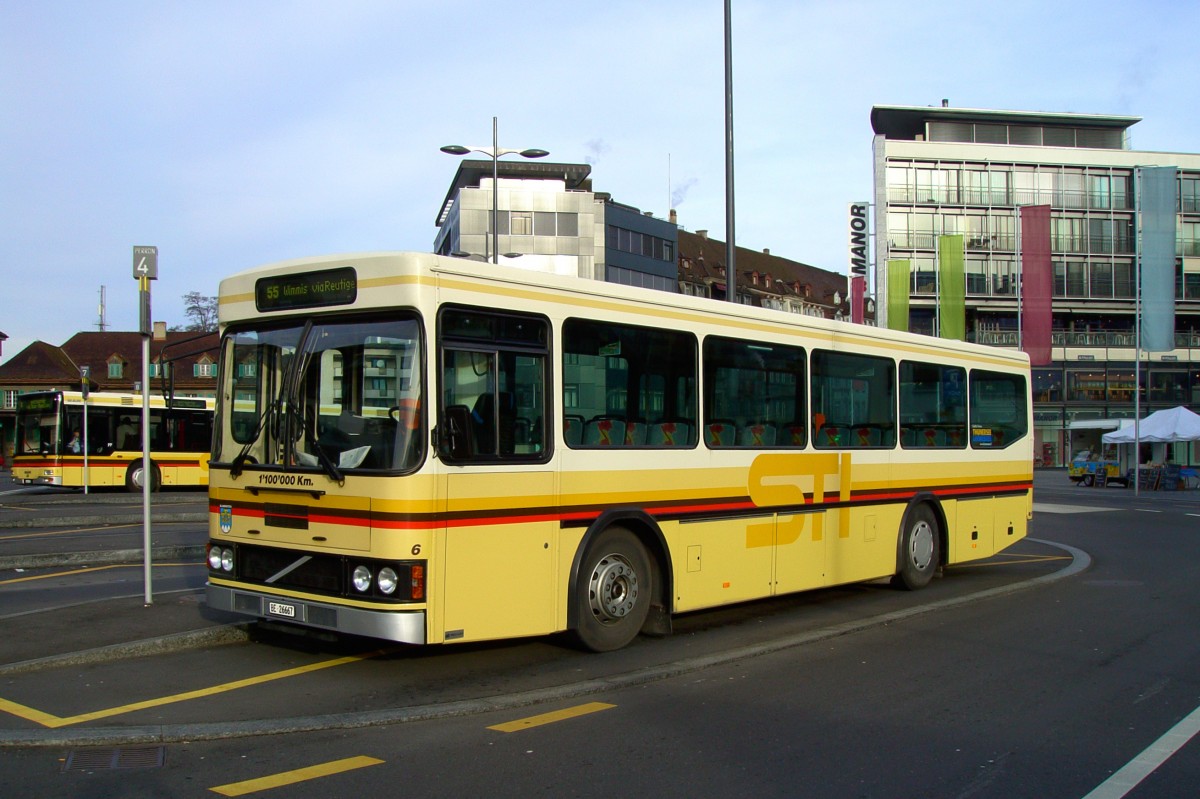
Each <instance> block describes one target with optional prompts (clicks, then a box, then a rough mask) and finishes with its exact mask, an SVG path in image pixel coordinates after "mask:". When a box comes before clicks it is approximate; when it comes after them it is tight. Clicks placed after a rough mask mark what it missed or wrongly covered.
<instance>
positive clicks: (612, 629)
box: [574, 527, 653, 652]
mask: <svg viewBox="0 0 1200 799" xmlns="http://www.w3.org/2000/svg"><path fill="white" fill-rule="evenodd" d="M651 589H652V586H651V572H650V558H649V556H648V555H647V554H646V548H645V547H644V546H642V542H641V541H639V540H638V538H637V536H635V535H634V534H633V533H631V532H629V531H628V530H626V529H624V528H621V527H612V528H609V529H607V530H605V531H604V532H602V533H600V535H598V536H597V537H596V538H595V540H593V541H592V543H591V544H589V545H588V548H587V551H586V552H584V556H583V560H582V562H581V563H580V569H579V577H578V582H577V584H576V586H575V598H574V601H575V603H576V613H577V618H578V624H577V625H576V627H575V630H574V633H575V638H576V639H577V640H578V642H579V643H580V644H581V645H582V646H583V647H585V648H587V649H590V650H592V651H593V652H611V651H612V650H614V649H620V648H621V647H623V646H625V645H626V644H628V643H629V642H630V641H632V640H633V639H634V638H635V637H637V634H638V632H640V631H641V629H642V625H643V624H644V623H645V621H646V614H647V612H649V610H650V598H651V597H652V596H653V591H652V590H651Z"/></svg>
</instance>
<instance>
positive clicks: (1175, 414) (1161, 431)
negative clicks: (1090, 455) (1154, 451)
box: [1101, 405, 1200, 444]
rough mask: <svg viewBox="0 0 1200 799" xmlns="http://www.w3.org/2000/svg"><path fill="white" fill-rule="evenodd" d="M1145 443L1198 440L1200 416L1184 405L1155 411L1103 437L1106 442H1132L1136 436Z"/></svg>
mask: <svg viewBox="0 0 1200 799" xmlns="http://www.w3.org/2000/svg"><path fill="white" fill-rule="evenodd" d="M1135 435H1137V438H1138V439H1139V440H1140V441H1141V442H1142V443H1143V444H1153V443H1163V442H1170V441H1196V440H1197V439H1200V416H1197V415H1196V414H1194V413H1192V412H1191V411H1189V410H1188V409H1187V408H1185V407H1183V406H1182V405H1181V406H1179V407H1178V408H1170V409H1168V410H1165V411H1155V412H1154V413H1152V414H1150V415H1149V416H1147V417H1146V418H1145V419H1142V420H1141V421H1140V422H1138V424H1137V426H1136V427H1135V426H1134V425H1129V426H1128V427H1123V428H1121V429H1120V430H1114V431H1113V432H1111V433H1105V434H1104V435H1103V436H1102V437H1101V439H1102V440H1103V441H1104V443H1105V444H1132V443H1133V442H1134V436H1135Z"/></svg>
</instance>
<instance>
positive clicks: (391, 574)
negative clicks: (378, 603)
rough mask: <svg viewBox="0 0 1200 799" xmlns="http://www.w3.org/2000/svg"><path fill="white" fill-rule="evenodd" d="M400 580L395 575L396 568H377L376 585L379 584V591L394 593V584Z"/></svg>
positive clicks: (388, 593) (389, 594)
mask: <svg viewBox="0 0 1200 799" xmlns="http://www.w3.org/2000/svg"><path fill="white" fill-rule="evenodd" d="M399 582H400V580H399V578H398V577H397V576H396V570H395V569H393V568H392V567H391V566H384V567H383V568H382V569H380V570H379V578H378V580H377V582H376V585H377V586H379V591H380V593H383V594H387V595H388V596H391V595H392V594H394V593H396V585H397V584H398V583H399Z"/></svg>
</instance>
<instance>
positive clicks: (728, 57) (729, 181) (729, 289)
mask: <svg viewBox="0 0 1200 799" xmlns="http://www.w3.org/2000/svg"><path fill="white" fill-rule="evenodd" d="M730 2H731V0H725V239H726V241H725V263H726V270H725V271H726V275H725V298H726V299H728V300H729V301H730V302H737V253H736V246H737V245H736V238H737V237H736V236H735V235H734V229H733V217H734V213H733V30H732V26H731V18H732V15H731V13H730Z"/></svg>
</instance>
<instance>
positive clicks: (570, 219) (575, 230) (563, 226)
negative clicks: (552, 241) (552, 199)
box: [555, 211, 579, 236]
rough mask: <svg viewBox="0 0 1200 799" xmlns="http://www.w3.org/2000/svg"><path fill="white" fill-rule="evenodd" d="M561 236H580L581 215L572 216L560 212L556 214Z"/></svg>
mask: <svg viewBox="0 0 1200 799" xmlns="http://www.w3.org/2000/svg"><path fill="white" fill-rule="evenodd" d="M555 217H556V220H557V225H558V234H557V235H559V236H578V235H579V214H570V213H566V212H563V211H559V212H557V213H556V214H555Z"/></svg>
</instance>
